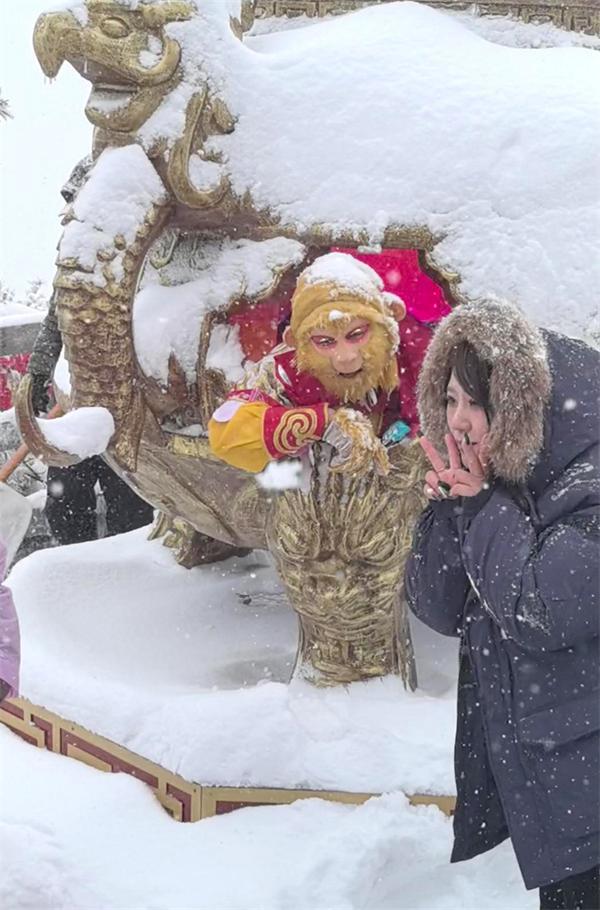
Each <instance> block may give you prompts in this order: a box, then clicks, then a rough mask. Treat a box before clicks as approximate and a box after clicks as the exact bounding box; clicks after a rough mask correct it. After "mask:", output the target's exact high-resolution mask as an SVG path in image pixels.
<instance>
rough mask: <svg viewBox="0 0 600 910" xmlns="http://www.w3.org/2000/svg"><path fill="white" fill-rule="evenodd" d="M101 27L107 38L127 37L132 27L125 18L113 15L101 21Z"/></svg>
mask: <svg viewBox="0 0 600 910" xmlns="http://www.w3.org/2000/svg"><path fill="white" fill-rule="evenodd" d="M100 29H101V30H102V31H103V32H104V34H105V35H106V36H107V38H126V37H127V35H129V33H130V32H131V29H130V27H129V26H128V25H127V23H126V22H125V20H124V19H118V18H116V17H113V16H111V17H110V18H108V19H103V20H102V22H101V23H100Z"/></svg>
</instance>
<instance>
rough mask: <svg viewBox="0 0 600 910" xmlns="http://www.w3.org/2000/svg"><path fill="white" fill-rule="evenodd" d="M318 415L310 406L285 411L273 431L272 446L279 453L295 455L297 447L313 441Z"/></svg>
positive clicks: (315, 437) (299, 447) (315, 436)
mask: <svg viewBox="0 0 600 910" xmlns="http://www.w3.org/2000/svg"><path fill="white" fill-rule="evenodd" d="M318 422H319V421H318V417H317V414H316V412H315V411H314V410H311V409H310V408H297V409H294V410H293V411H291V410H290V411H286V412H285V413H284V415H283V417H282V418H281V420H280V421H279V423H278V424H277V426H276V428H275V431H274V433H273V448H274V449H275V451H276V452H279V453H280V454H281V455H295V454H296V452H297V451H298V449H301V448H302V446H304V445H307V444H308V443H309V442H314V441H315V440H316V439H317V438H318V437H317V435H316V432H317V425H318Z"/></svg>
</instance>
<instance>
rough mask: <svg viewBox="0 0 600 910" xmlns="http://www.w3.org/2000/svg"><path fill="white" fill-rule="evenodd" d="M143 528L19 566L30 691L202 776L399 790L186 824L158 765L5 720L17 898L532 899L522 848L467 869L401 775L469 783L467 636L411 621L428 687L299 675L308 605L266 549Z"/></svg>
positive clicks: (6, 818)
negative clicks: (142, 765) (459, 738)
mask: <svg viewBox="0 0 600 910" xmlns="http://www.w3.org/2000/svg"><path fill="white" fill-rule="evenodd" d="M146 534H147V529H140V530H139V531H133V532H131V533H129V534H126V535H121V536H119V537H114V538H107V539H104V540H101V541H95V542H93V543H83V544H78V545H74V546H70V547H59V548H56V549H53V550H44V551H39V552H37V553H34V554H32V555H31V556H29V557H27V558H26V559H24V560H22V561H21V562H20V563H18V564H17V565H16V566H15V567H14V569H13V571H12V573H11V575H10V576H9V584H10V586H11V588H12V590H13V594H14V598H15V602H16V605H17V610H18V613H19V617H20V622H21V631H22V646H23V665H22V694H23V695H25V696H26V697H28V698H30V699H31V700H32V701H34V702H37V703H40V704H44V705H45V706H47V707H48V708H50V709H52V710H55V711H57V712H58V713H60V714H62V715H63V716H64V717H67V718H69V719H72V720H75V721H78V722H80V723H82V724H83V725H85V726H87V727H89V728H91V729H93V730H95V731H96V732H99V733H101V734H104V735H107V736H109V737H110V738H112V739H114V740H116V741H118V742H121V743H123V744H125V745H127V746H128V747H129V748H131V749H133V750H134V751H137V752H139V753H141V754H143V755H145V756H147V757H149V758H151V759H153V760H156V761H158V762H160V763H161V764H162V765H164V766H166V767H168V768H170V769H172V770H174V771H177V772H178V773H180V774H182V775H184V776H185V777H187V778H189V779H194V780H196V781H198V782H201V783H213V784H229V785H243V784H246V785H270V786H288V787H307V788H310V787H316V788H319V787H322V788H331V789H348V790H357V791H363V792H364V791H374V792H384V795H383V796H382V797H380V798H373V799H371V800H369V801H368V802H367V803H366V804H365V805H364V806H359V807H350V806H343V805H339V804H330V803H326V802H324V801H320V800H308V801H302V802H299V803H296V804H293V805H291V806H281V807H260V808H252V809H243V810H239V811H238V812H236V813H233V814H232V815H228V816H218V817H215V818H212V819H207V820H205V821H202V822H197V823H195V824H187V825H184V824H180V823H177V822H174V821H173V820H171V819H170V818H169V816H168V815H167V814H166V813H165V812H164V811H163V809H162V808H161V807H160V805H159V804H158V802H157V801H156V800H155V798H154V796H153V795H152V793H151V791H150V790H149V789H148V788H146V787H145V785H143V784H141V783H140V782H138V781H136V780H134V779H132V778H129V777H126V776H125V775H110V774H104V773H102V772H100V771H95V770H92V769H91V768H88V767H87V766H84V765H82V764H80V763H78V762H77V761H75V760H74V759H69V758H64V757H62V756H57V755H54V754H52V753H47V752H45V751H43V750H38V749H36V748H35V747H33V746H30V745H27V744H25V743H23V742H22V741H21V740H20V739H19V738H18V737H16V736H15V735H14V734H12V733H10V732H8V731H7V730H4V729H3V728H1V727H0V854H1V855H2V864H1V866H0V903H1V905H2V906H3V907H5V908H6V910H46V908H47V910H55V908H61V910H87V908H98V910H100V908H101V910H125V908H126V910H138V908H139V910H158V908H168V910H177V908H202V910H218V908H227V910H238V908H239V910H254V908H259V907H260V908H261V910H267V908H282V910H284V908H285V910H321V908H327V910H334V908H344V910H346V908H373V910H383V908H390V910H391V908H394V910H401V908H405V910H418V908H423V910H437V908H440V910H442V908H443V910H458V908H473V910H475V908H477V910H479V908H488V907H489V908H498V910H512V908H515V910H517V908H519V910H526V908H527V907H532V908H533V907H534V906H536V901H535V898H534V895H531V894H529V895H528V894H527V893H526V892H525V890H524V888H523V885H522V883H521V879H520V875H519V872H518V868H517V864H516V860H515V858H514V855H513V853H512V849H511V847H510V845H508V844H503V845H502V846H501V847H500V848H499V849H497V850H495V851H493V853H491V854H488V855H486V856H483V857H480V858H478V859H477V860H475V861H474V862H471V863H469V865H468V866H465V865H458V866H451V865H449V862H448V859H449V855H450V849H451V839H452V835H451V822H450V821H449V820H448V819H447V818H446V817H445V816H444V815H443V814H442V813H441V812H440V811H439V810H438V809H436V808H434V807H432V806H429V807H423V806H421V807H416V808H415V807H411V806H410V805H409V804H408V801H407V799H406V797H405V796H404V795H403V793H400V792H398V791H399V790H404V791H406V792H414V791H421V792H422V791H429V792H436V793H451V792H452V787H453V784H452V755H451V752H452V737H453V728H454V699H455V677H456V663H457V661H456V644H455V642H454V641H452V640H450V639H444V638H441V637H438V636H435V635H433V634H432V633H429V632H428V631H427V630H426V629H425V628H424V627H423V626H421V625H420V624H418V623H415V624H414V629H413V631H414V634H415V642H416V651H417V660H418V667H419V673H420V682H421V688H420V689H419V690H418V691H417V692H415V693H407V692H405V691H404V689H403V688H402V687H401V685H400V684H399V682H398V681H397V680H395V679H386V680H373V681H371V682H369V683H365V684H355V685H352V686H349V687H347V688H340V689H333V690H331V689H330V690H317V689H314V688H312V687H310V686H309V685H308V684H306V683H303V682H300V681H292V682H288V680H289V677H290V674H291V669H292V666H293V660H294V654H295V647H296V621H295V617H294V616H293V614H292V613H291V611H290V610H289V608H288V606H287V604H286V601H285V597H284V595H283V592H282V590H281V585H280V583H279V581H278V578H277V576H276V574H275V572H274V570H273V568H272V567H271V565H270V563H269V559H268V557H267V556H266V555H265V554H262V553H254V554H253V555H251V556H249V557H246V558H245V559H232V560H230V561H229V562H225V563H219V564H216V565H213V566H209V567H204V568H196V569H192V570H191V571H188V570H186V569H183V568H181V567H178V566H177V565H176V564H175V562H174V559H173V554H172V553H171V552H170V551H169V550H168V549H166V548H164V547H163V546H162V545H161V543H160V542H158V541H152V542H150V541H148V540H147V539H146ZM390 791H396V792H390ZM232 872H234V874H232Z"/></svg>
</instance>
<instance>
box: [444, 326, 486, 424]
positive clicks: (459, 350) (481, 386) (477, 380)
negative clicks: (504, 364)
mask: <svg viewBox="0 0 600 910" xmlns="http://www.w3.org/2000/svg"><path fill="white" fill-rule="evenodd" d="M453 370H454V373H455V374H456V378H457V379H458V381H459V383H460V384H461V386H462V387H463V389H464V390H465V392H466V393H467V394H468V395H470V396H471V398H472V399H473V401H475V402H476V403H477V404H478V405H480V407H482V408H483V409H484V411H485V413H486V415H487V418H488V420H490V419H491V407H490V377H491V375H492V365H491V364H490V363H488V362H487V361H486V360H482V359H481V357H479V355H478V354H477V352H476V351H475V348H474V347H473V345H471V344H469V342H468V341H459V343H458V344H457V345H456V346H455V347H454V348H452V350H451V352H450V361H449V369H448V376H447V379H446V386H447V385H448V383H449V381H450V375H451V373H452V371H453Z"/></svg>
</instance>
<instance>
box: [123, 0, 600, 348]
mask: <svg viewBox="0 0 600 910" xmlns="http://www.w3.org/2000/svg"><path fill="white" fill-rule="evenodd" d="M218 6H219V4H218V0H207V2H205V3H202V4H198V5H197V16H196V17H195V18H194V19H192V20H191V21H190V22H187V23H173V24H171V25H169V26H167V31H168V32H169V34H171V35H172V36H173V37H174V38H176V39H177V40H178V41H179V42H180V43H181V46H182V65H183V67H184V72H185V79H184V83H183V84H182V86H180V89H181V91H178V93H176V95H177V97H175V94H174V95H173V96H171V97H169V98H167V99H165V102H164V103H163V105H161V107H160V108H159V110H158V111H157V112H156V114H155V115H154V116H153V117H151V118H150V119H149V121H148V122H147V123H146V124H145V125H144V126H143V128H142V130H141V131H140V140H141V141H142V142H143V143H144V144H145V145H146V146H147V145H148V144H150V143H151V142H153V141H155V140H156V139H157V138H158V137H159V136H163V137H165V138H166V140H167V142H173V141H175V139H176V138H177V137H178V135H180V133H181V130H182V128H183V120H184V110H185V104H186V103H187V102H186V91H187V92H188V94H191V92H192V90H193V84H194V83H196V84H198V83H203V82H204V81H205V80H206V74H207V73H208V76H209V80H210V82H211V84H212V85H214V87H215V89H216V90H217V91H219V93H220V94H221V95H222V97H223V98H224V100H225V101H226V103H227V105H228V107H229V109H230V111H231V113H232V115H233V117H234V118H235V129H234V130H233V132H231V133H230V134H226V135H218V136H213V137H212V138H210V139H209V140H208V141H207V143H206V145H205V149H204V152H205V154H206V155H208V156H209V157H215V158H217V159H219V160H220V161H221V162H222V164H223V169H224V171H226V173H227V176H228V177H229V180H230V182H231V185H232V187H233V190H234V192H235V194H236V195H237V196H238V197H239V198H241V199H243V198H250V199H251V200H252V202H253V205H254V207H255V208H256V210H257V211H263V210H265V209H269V210H270V211H271V212H272V214H273V215H274V216H275V217H276V218H279V219H280V220H281V222H282V224H285V225H286V227H289V228H292V229H294V230H296V231H298V232H300V234H302V232H305V231H308V230H311V229H312V228H314V227H315V226H319V228H321V229H323V230H324V231H331V232H332V233H333V235H334V236H336V237H338V238H339V237H340V236H346V237H348V236H353V237H355V238H356V239H357V240H359V242H361V243H364V242H365V240H367V241H368V242H369V243H371V244H376V243H381V242H382V241H383V240H384V239H385V232H386V230H387V229H388V228H390V227H393V226H396V227H404V228H406V227H414V228H421V227H422V228H427V229H428V230H429V231H430V232H431V234H432V235H433V236H434V237H435V238H436V240H437V241H438V242H437V245H436V247H435V250H434V253H433V255H434V258H435V262H436V263H437V265H438V266H439V267H440V268H441V269H442V270H445V271H448V272H449V273H452V272H454V273H458V274H459V275H460V276H461V284H460V287H459V291H460V293H461V294H462V295H464V296H465V297H466V298H467V299H469V300H471V301H476V300H478V299H481V298H485V297H487V296H488V295H489V294H494V295H496V296H498V297H501V298H506V299H510V300H513V301H514V302H515V303H518V304H519V305H521V306H522V308H523V309H524V310H525V311H526V312H527V313H528V314H529V315H530V316H531V317H532V318H533V319H534V320H535V321H537V322H539V323H540V324H542V325H544V326H546V327H547V328H553V329H557V330H559V331H564V332H566V333H568V334H574V335H580V336H583V337H586V338H588V339H590V338H591V339H592V340H593V338H594V335H593V329H590V324H591V321H592V320H593V318H594V316H595V314H596V312H597V309H596V303H595V301H594V300H593V299H592V297H593V295H592V294H591V293H590V288H593V287H597V286H598V284H599V283H600V262H599V260H598V257H597V256H596V250H595V238H596V237H597V236H598V231H599V229H600V219H599V215H598V210H599V207H598V202H599V199H598V197H599V192H600V182H599V181H598V179H597V163H596V149H597V148H598V146H599V144H600V96H599V95H598V92H597V85H598V82H599V80H600V56H599V55H598V54H597V53H595V52H594V51H593V50H592V49H590V48H588V47H574V46H567V47H564V46H563V47H545V48H531V47H515V46H507V45H506V44H499V43H494V42H492V41H490V40H486V37H485V32H484V34H482V35H479V34H476V32H475V31H473V30H472V28H471V27H465V25H464V24H463V23H462V22H461V20H460V19H458V18H454V17H452V16H451V15H448V14H446V13H443V12H438V11H436V10H433V9H431V8H429V7H427V6H425V5H422V4H416V3H411V2H404V3H385V4H381V5H377V6H373V7H369V8H366V9H364V10H360V11H358V12H355V13H351V14H348V15H345V16H339V17H335V18H333V19H330V20H327V21H322V22H319V23H318V24H314V25H311V26H310V27H307V28H298V29H295V30H288V31H284V32H277V33H273V34H267V35H262V36H261V37H260V38H255V39H251V40H250V41H247V42H245V43H241V42H239V41H238V40H237V39H236V38H235V37H234V36H233V34H232V33H231V31H230V29H229V26H228V24H227V23H226V21H225V20H224V17H223V16H222V15H221V13H220V11H218ZM571 43H574V42H571ZM424 112H426V113H425V114H424ZM574 137H576V138H575V139H574Z"/></svg>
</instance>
